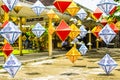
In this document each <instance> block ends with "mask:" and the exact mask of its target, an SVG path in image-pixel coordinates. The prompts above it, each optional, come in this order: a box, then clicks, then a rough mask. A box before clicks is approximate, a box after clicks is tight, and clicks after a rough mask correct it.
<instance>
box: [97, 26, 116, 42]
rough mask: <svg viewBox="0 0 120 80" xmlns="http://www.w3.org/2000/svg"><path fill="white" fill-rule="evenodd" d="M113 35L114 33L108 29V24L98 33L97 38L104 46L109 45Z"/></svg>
mask: <svg viewBox="0 0 120 80" xmlns="http://www.w3.org/2000/svg"><path fill="white" fill-rule="evenodd" d="M115 35H116V33H115V32H114V31H113V30H112V29H111V28H110V26H109V25H108V24H107V25H106V26H105V27H104V28H103V29H102V30H101V31H100V32H99V36H100V37H101V38H102V39H103V41H104V42H105V43H106V44H109V43H110V42H111V41H112V40H113V38H114V37H115Z"/></svg>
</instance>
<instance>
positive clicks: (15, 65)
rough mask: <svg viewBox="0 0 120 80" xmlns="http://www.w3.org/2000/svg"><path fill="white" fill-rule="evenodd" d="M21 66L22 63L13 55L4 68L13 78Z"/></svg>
mask: <svg viewBox="0 0 120 80" xmlns="http://www.w3.org/2000/svg"><path fill="white" fill-rule="evenodd" d="M20 66H21V62H20V61H19V60H18V59H17V58H16V57H15V56H14V55H13V54H11V55H10V56H9V57H8V59H7V60H6V62H5V64H4V65H3V68H4V69H5V70H6V71H7V72H8V73H9V74H10V75H11V77H14V76H15V75H16V73H17V71H18V70H19V68H20Z"/></svg>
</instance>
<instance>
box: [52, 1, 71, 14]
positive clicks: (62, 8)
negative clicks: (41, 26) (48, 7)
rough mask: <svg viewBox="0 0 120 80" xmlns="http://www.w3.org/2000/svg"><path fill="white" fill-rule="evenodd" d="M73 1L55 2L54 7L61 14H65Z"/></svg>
mask: <svg viewBox="0 0 120 80" xmlns="http://www.w3.org/2000/svg"><path fill="white" fill-rule="evenodd" d="M71 2H72V0H55V1H54V2H53V5H54V6H55V7H56V8H57V9H58V10H59V11H60V12H61V13H64V12H65V10H66V9H67V8H68V6H69V5H70V4H71Z"/></svg>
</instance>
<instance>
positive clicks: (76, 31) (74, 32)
mask: <svg viewBox="0 0 120 80" xmlns="http://www.w3.org/2000/svg"><path fill="white" fill-rule="evenodd" d="M70 28H71V32H70V34H69V37H70V38H71V39H72V40H74V39H75V38H76V37H77V36H78V35H79V34H80V30H79V29H78V28H77V26H75V24H72V25H71V26H70Z"/></svg>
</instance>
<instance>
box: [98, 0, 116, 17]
mask: <svg viewBox="0 0 120 80" xmlns="http://www.w3.org/2000/svg"><path fill="white" fill-rule="evenodd" d="M116 5H117V4H116V3H115V2H114V0H101V1H100V2H99V3H98V4H97V6H98V8H100V9H101V10H102V11H103V12H104V13H106V14H107V15H109V13H110V11H111V10H112V9H113V8H114V7H115V6H116Z"/></svg>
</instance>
